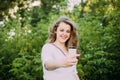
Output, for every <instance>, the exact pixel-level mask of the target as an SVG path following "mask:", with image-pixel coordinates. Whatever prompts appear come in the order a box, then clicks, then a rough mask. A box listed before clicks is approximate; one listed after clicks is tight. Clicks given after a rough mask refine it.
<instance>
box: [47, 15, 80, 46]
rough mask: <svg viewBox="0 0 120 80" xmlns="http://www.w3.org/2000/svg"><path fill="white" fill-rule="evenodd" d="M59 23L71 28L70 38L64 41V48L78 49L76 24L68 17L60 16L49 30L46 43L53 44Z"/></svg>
mask: <svg viewBox="0 0 120 80" xmlns="http://www.w3.org/2000/svg"><path fill="white" fill-rule="evenodd" d="M61 22H64V23H66V24H68V25H70V26H71V33H70V38H69V39H68V40H67V41H66V43H65V45H66V47H70V46H75V47H76V48H77V47H78V42H79V41H78V33H77V26H76V24H75V23H74V22H73V21H72V20H71V19H70V18H68V17H66V16H61V17H60V18H59V19H58V20H57V21H56V22H55V24H54V25H53V26H52V27H51V28H50V30H49V36H48V39H47V42H49V43H53V42H54V41H55V40H56V33H55V32H56V30H57V28H58V26H59V24H60V23H61Z"/></svg>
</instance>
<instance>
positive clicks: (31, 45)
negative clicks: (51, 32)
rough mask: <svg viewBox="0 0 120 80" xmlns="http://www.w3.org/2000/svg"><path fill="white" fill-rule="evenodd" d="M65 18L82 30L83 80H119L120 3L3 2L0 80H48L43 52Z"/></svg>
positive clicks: (64, 0)
mask: <svg viewBox="0 0 120 80" xmlns="http://www.w3.org/2000/svg"><path fill="white" fill-rule="evenodd" d="M61 15H67V16H68V17H70V18H71V19H72V20H74V21H75V22H76V23H77V25H78V32H79V40H80V44H79V51H80V54H81V57H80V59H79V62H78V65H77V69H78V75H79V77H80V79H81V80H119V79H120V2H119V0H0V80H43V71H42V64H41V58H40V55H41V48H42V46H43V45H44V44H45V40H46V39H47V37H48V28H49V27H50V26H51V25H52V24H53V22H54V21H55V20H56V19H57V18H58V17H59V16H61Z"/></svg>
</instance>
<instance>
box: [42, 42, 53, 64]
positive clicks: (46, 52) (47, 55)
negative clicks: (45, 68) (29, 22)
mask: <svg viewBox="0 0 120 80" xmlns="http://www.w3.org/2000/svg"><path fill="white" fill-rule="evenodd" d="M41 59H42V62H43V64H44V63H45V61H47V60H53V56H52V46H51V45H50V44H45V45H44V46H43V47H42V51H41Z"/></svg>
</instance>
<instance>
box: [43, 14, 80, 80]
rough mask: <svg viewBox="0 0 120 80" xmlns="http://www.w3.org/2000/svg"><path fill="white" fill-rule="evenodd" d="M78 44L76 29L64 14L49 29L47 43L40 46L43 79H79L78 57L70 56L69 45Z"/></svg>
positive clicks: (75, 45)
mask: <svg viewBox="0 0 120 80" xmlns="http://www.w3.org/2000/svg"><path fill="white" fill-rule="evenodd" d="M71 46H74V47H76V48H77V46H78V36H77V29H76V26H75V24H74V22H73V21H72V20H71V19H69V18H68V17H66V16H62V17H60V18H59V19H58V20H57V21H56V23H55V24H54V26H53V27H52V28H51V29H50V33H49V37H48V40H47V43H46V44H45V45H44V46H43V48H42V53H41V58H42V63H43V72H44V76H43V78H44V80H79V77H78V75H77V70H76V64H77V62H78V59H77V58H76V57H78V56H79V54H77V55H75V56H70V55H69V53H68V49H69V47H71Z"/></svg>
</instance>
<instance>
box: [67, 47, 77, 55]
mask: <svg viewBox="0 0 120 80" xmlns="http://www.w3.org/2000/svg"><path fill="white" fill-rule="evenodd" d="M68 53H69V55H70V56H76V47H75V46H71V47H69V48H68Z"/></svg>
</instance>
